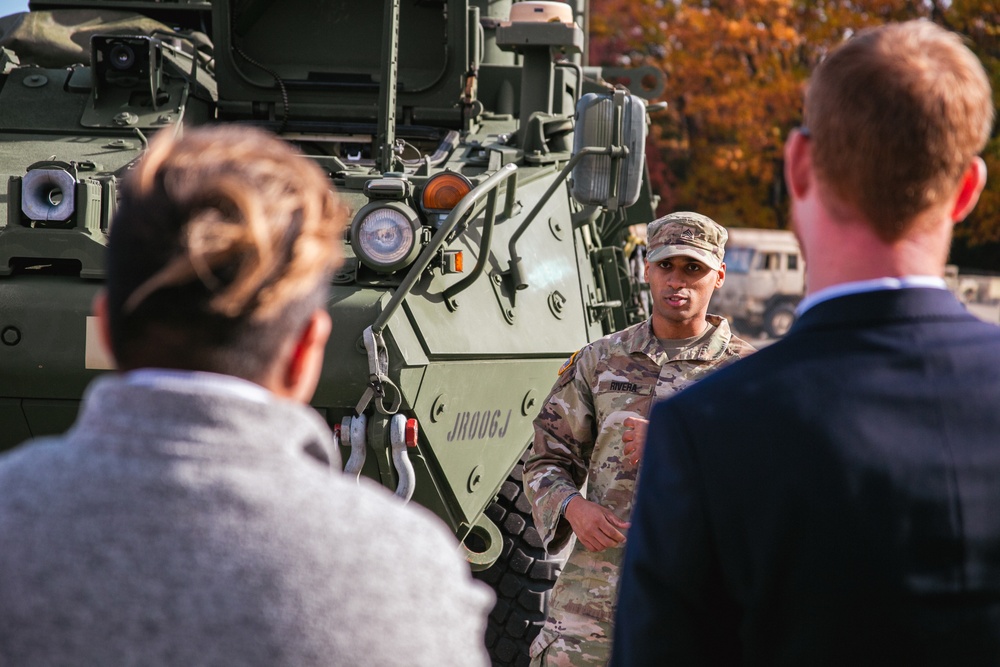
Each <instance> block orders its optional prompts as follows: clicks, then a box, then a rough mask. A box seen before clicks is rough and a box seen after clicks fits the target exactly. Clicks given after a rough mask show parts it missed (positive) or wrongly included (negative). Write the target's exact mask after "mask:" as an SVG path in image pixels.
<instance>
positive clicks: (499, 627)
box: [473, 458, 562, 667]
mask: <svg viewBox="0 0 1000 667" xmlns="http://www.w3.org/2000/svg"><path fill="white" fill-rule="evenodd" d="M523 463H524V459H523V458H522V460H521V462H520V463H518V464H517V466H515V467H514V470H513V471H512V472H511V473H510V476H509V477H508V478H507V481H506V482H504V483H503V486H501V487H500V495H499V497H498V498H497V500H496V501H495V502H493V504H491V505H490V506H489V507H488V508H487V509H486V515H487V516H488V517H489V518H490V519H491V520H492V521H493V522H494V523H496V525H497V526H499V527H500V532H501V533H503V551H502V552H501V554H500V558H499V560H497V562H496V563H494V564H493V565H492V566H491V567H490V568H489V569H487V570H483V571H482V572H474V573H473V576H474V577H475V578H477V579H480V580H482V581H484V582H486V583H487V584H489V585H490V586H491V587H492V588H493V590H494V591H495V592H496V596H497V603H496V606H495V607H494V608H493V611H492V613H490V617H489V621H488V623H487V627H486V647H487V648H488V649H489V652H490V659H491V661H492V663H493V667H522V666H526V665H527V664H528V663H529V662H530V659H529V658H528V647H529V646H531V642H532V641H533V640H534V639H535V637H536V636H537V635H538V631H539V630H541V629H542V625H543V624H544V623H545V613H546V609H547V608H548V601H549V591H551V590H552V586H553V585H554V584H555V582H556V578H557V577H558V576H559V572H560V571H561V570H562V561H560V560H557V559H555V558H549V556H548V555H547V554H546V553H545V549H544V548H542V540H541V538H540V537H539V535H538V531H537V530H536V529H535V523H534V521H533V520H532V518H531V505H530V504H529V503H528V498H527V496H525V495H524V491H523V488H522V485H521V473H522V470H523Z"/></svg>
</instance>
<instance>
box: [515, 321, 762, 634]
mask: <svg viewBox="0 0 1000 667" xmlns="http://www.w3.org/2000/svg"><path fill="white" fill-rule="evenodd" d="M707 319H708V321H709V323H711V324H713V325H715V327H716V328H715V331H714V333H713V334H712V335H711V336H710V337H709V338H708V339H706V340H704V341H701V342H700V344H698V345H697V346H692V347H688V348H685V349H683V350H681V351H680V352H679V353H678V354H677V356H676V357H675V358H673V359H669V358H668V356H667V352H666V351H665V350H664V349H663V346H662V345H661V344H660V342H659V340H657V338H656V336H654V335H653V330H652V325H651V323H650V321H649V320H647V321H645V322H641V323H639V324H636V325H633V326H631V327H629V328H627V329H624V330H622V331H619V332H617V333H614V334H611V335H609V336H605V337H604V338H602V339H600V340H598V341H595V342H593V343H591V344H590V345H588V346H587V347H585V348H583V349H582V350H580V351H579V352H577V353H576V354H575V355H574V356H573V357H571V358H570V360H569V361H568V362H567V364H566V365H565V366H564V367H563V368H562V369H561V370H560V375H559V379H558V380H557V381H556V384H555V386H554V387H553V389H552V392H551V393H550V394H549V397H548V399H547V400H546V402H545V404H544V405H543V406H542V409H541V412H540V413H539V415H538V417H537V418H536V419H535V422H534V426H535V439H534V444H533V446H532V455H531V456H530V457H529V459H528V460H527V461H526V462H525V466H524V487H525V493H526V495H527V496H528V499H529V500H530V501H531V504H532V513H533V515H534V519H535V525H536V527H537V529H538V532H539V534H540V535H541V537H542V542H543V543H544V544H545V546H546V548H547V549H548V551H549V552H550V553H554V552H556V551H558V550H560V549H562V548H563V546H565V544H566V543H567V541H568V540H569V538H570V537H571V536H572V529H571V528H570V525H569V522H568V521H566V520H565V519H564V518H563V517H562V514H561V512H560V509H561V507H562V504H563V501H565V500H566V498H568V497H569V496H571V495H573V494H575V493H578V492H582V493H584V495H585V497H586V498H587V499H588V500H591V501H593V502H595V503H599V504H601V505H603V506H604V507H607V508H609V509H611V510H612V511H613V512H614V513H615V514H616V515H617V516H618V517H619V518H621V519H623V520H626V521H627V520H628V518H629V515H630V514H631V513H632V495H633V491H634V489H635V480H636V473H637V467H635V466H632V465H630V464H628V463H627V462H625V457H624V456H623V454H622V448H623V446H624V445H623V443H622V433H623V431H624V427H623V425H622V422H623V421H624V420H625V418H626V417H630V416H637V417H642V418H643V419H648V418H649V412H650V408H651V407H652V404H653V402H654V400H660V399H663V398H666V397H668V396H670V395H671V394H673V393H674V392H677V391H680V390H681V389H683V388H684V387H686V386H688V385H689V384H692V383H693V382H695V381H697V380H699V379H701V378H702V377H704V376H705V375H707V374H708V373H710V372H712V371H714V370H717V369H718V368H721V367H722V366H724V365H725V364H728V363H731V362H733V361H735V360H737V359H739V358H740V357H744V356H747V355H748V354H750V353H751V352H753V351H754V349H753V348H752V347H751V346H750V345H749V344H748V343H746V342H745V341H743V340H741V339H739V338H737V337H736V336H734V335H733V334H732V332H731V330H730V328H729V323H728V322H726V320H724V319H722V318H720V317H717V316H715V315H709V316H707ZM585 483H586V484H587V488H586V490H584V484H585ZM623 553H624V545H621V546H618V547H613V548H610V549H605V550H604V551H600V552H596V553H592V552H589V551H587V550H586V549H585V548H584V547H583V545H581V544H577V545H576V546H575V547H574V549H573V552H572V553H571V554H570V557H569V560H568V561H567V563H566V566H565V567H564V568H563V572H562V574H561V575H560V577H559V579H558V581H557V582H556V586H555V589H554V590H553V592H552V597H551V600H550V603H549V617H550V622H551V621H552V620H553V617H555V618H556V619H558V617H559V611H560V610H561V609H562V610H565V611H566V612H569V613H571V614H583V615H586V616H590V617H592V618H595V619H597V620H601V621H611V620H612V616H613V607H614V601H615V591H616V589H617V586H618V570H619V566H620V564H621V559H622V555H623Z"/></svg>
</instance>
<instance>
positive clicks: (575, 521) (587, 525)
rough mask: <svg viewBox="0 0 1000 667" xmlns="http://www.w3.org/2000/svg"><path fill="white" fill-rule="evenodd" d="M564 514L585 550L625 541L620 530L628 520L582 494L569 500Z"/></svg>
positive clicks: (602, 547)
mask: <svg viewBox="0 0 1000 667" xmlns="http://www.w3.org/2000/svg"><path fill="white" fill-rule="evenodd" d="M564 516H565V517H566V520H567V521H569V525H570V526H572V527H573V532H574V533H576V538H577V539H578V540H580V542H581V543H582V544H583V546H585V547H586V548H587V551H602V550H604V549H607V548H608V547H613V546H615V545H618V544H621V543H622V542H624V541H625V535H623V534H622V532H621V531H622V530H624V529H626V528H628V527H629V522H628V521H622V520H621V519H619V518H618V517H617V516H615V514H614V512H612V511H611V510H609V509H608V508H607V507H604V506H602V505H598V504H597V503H592V502H590V501H589V500H587V499H586V498H584V497H583V496H576V497H575V498H573V500H571V501H569V505H567V506H566V512H565V514H564Z"/></svg>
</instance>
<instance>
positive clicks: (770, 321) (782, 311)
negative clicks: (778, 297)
mask: <svg viewBox="0 0 1000 667" xmlns="http://www.w3.org/2000/svg"><path fill="white" fill-rule="evenodd" d="M793 324H795V306H793V305H792V304H790V303H776V304H774V305H773V306H771V308H770V309H768V311H767V313H766V314H765V315H764V331H766V332H767V335H768V336H770V337H771V338H781V337H782V336H784V335H785V334H786V333H788V330H789V329H791V328H792V325H793Z"/></svg>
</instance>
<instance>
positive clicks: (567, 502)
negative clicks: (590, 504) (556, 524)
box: [559, 493, 580, 516]
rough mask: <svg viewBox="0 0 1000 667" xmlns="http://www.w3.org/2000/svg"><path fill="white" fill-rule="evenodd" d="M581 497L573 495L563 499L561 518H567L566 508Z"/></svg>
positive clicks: (560, 507) (577, 494) (560, 511)
mask: <svg viewBox="0 0 1000 667" xmlns="http://www.w3.org/2000/svg"><path fill="white" fill-rule="evenodd" d="M579 495H580V494H579V493H571V494H569V495H568V496H566V498H565V499H563V501H562V505H560V506H559V516H566V508H567V507H569V501H571V500H573V499H574V498H576V497H577V496H579Z"/></svg>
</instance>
